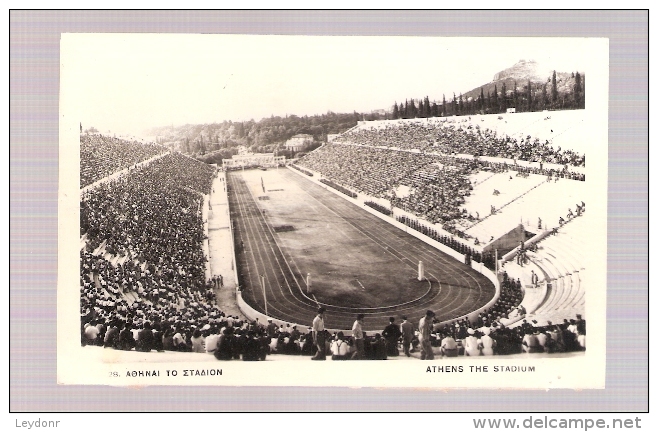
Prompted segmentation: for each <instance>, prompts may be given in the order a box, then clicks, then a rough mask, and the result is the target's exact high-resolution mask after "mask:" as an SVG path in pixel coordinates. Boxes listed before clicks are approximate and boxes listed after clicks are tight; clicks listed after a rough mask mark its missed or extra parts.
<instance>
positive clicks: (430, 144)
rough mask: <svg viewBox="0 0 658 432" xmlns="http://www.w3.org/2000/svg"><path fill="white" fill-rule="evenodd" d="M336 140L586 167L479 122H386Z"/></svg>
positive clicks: (573, 156) (566, 153)
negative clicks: (474, 124) (484, 126)
mask: <svg viewBox="0 0 658 432" xmlns="http://www.w3.org/2000/svg"><path fill="white" fill-rule="evenodd" d="M334 141H335V142H337V143H346V144H350V143H351V144H358V145H364V146H383V147H391V148H398V149H405V150H419V151H421V152H440V153H443V154H460V153H461V154H470V155H477V156H493V157H499V158H506V159H516V160H523V161H529V162H544V163H554V164H559V165H571V166H585V155H580V154H578V153H576V152H574V151H573V150H563V149H562V148H560V147H558V148H557V149H555V148H553V146H552V145H550V143H549V142H548V141H546V142H544V143H542V142H540V140H539V139H538V138H534V139H533V138H532V137H531V136H530V135H528V136H526V137H525V138H521V139H516V138H512V137H509V136H498V135H497V134H496V132H495V131H492V130H490V129H484V130H482V129H481V128H480V127H479V126H478V125H476V126H475V127H474V126H473V125H470V124H469V125H462V124H452V123H449V122H447V121H444V122H438V123H437V122H431V123H430V122H423V123H407V122H400V123H396V124H386V125H384V126H383V127H380V128H356V129H353V130H350V131H348V132H346V133H344V134H342V135H341V136H339V137H338V138H336V139H335V140H334Z"/></svg>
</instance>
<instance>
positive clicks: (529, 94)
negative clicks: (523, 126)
mask: <svg viewBox="0 0 658 432" xmlns="http://www.w3.org/2000/svg"><path fill="white" fill-rule="evenodd" d="M560 83H562V84H561V85H559V84H560ZM498 84H500V91H499V89H498ZM492 86H493V88H491V87H492ZM485 88H486V94H485ZM507 108H515V110H516V112H531V111H542V110H545V109H552V110H560V109H583V108H585V77H584V75H582V76H581V74H580V73H579V72H576V73H575V74H572V76H571V79H569V78H568V77H560V78H558V76H557V74H556V72H555V71H553V75H552V76H551V77H549V78H548V81H547V82H545V83H536V82H532V81H530V80H528V81H527V83H526V84H524V85H522V86H519V85H518V83H517V82H516V81H513V80H502V81H500V82H496V83H491V84H489V85H487V86H482V87H480V89H479V94H477V91H471V92H469V93H467V94H466V95H463V94H461V93H460V94H459V96H456V94H455V93H453V94H452V99H451V100H450V101H449V102H446V96H445V94H444V95H443V99H442V101H441V102H439V103H437V102H436V101H432V102H430V100H429V97H428V96H425V98H424V99H418V100H414V99H407V100H405V101H404V103H402V102H400V104H399V105H398V103H397V101H396V102H395V103H394V104H393V111H392V118H393V119H401V118H426V117H442V116H452V115H473V114H496V113H504V112H506V111H507Z"/></svg>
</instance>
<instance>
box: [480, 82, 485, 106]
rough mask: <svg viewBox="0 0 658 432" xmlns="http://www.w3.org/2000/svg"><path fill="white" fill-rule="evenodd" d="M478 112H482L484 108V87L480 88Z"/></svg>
mask: <svg viewBox="0 0 658 432" xmlns="http://www.w3.org/2000/svg"><path fill="white" fill-rule="evenodd" d="M479 102H480V103H479V105H480V107H479V108H480V111H484V109H485V106H484V87H480V101H479Z"/></svg>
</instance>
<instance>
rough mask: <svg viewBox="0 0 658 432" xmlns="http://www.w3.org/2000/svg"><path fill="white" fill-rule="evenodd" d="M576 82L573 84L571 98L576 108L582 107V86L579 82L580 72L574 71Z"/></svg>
mask: <svg viewBox="0 0 658 432" xmlns="http://www.w3.org/2000/svg"><path fill="white" fill-rule="evenodd" d="M575 79H576V83H575V84H574V86H573V98H574V102H575V103H576V108H584V104H583V103H582V100H583V87H582V85H581V83H580V73H579V72H576V78H575Z"/></svg>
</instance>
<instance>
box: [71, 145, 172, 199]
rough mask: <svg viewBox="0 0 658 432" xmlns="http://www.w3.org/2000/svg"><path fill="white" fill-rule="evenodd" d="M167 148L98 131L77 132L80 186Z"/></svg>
mask: <svg viewBox="0 0 658 432" xmlns="http://www.w3.org/2000/svg"><path fill="white" fill-rule="evenodd" d="M166 151H167V149H166V148H165V147H162V146H160V145H157V144H153V143H143V142H139V141H128V140H124V139H120V138H113V137H109V136H104V135H100V134H82V135H80V187H81V188H83V187H85V186H88V185H90V184H92V183H94V182H95V181H97V180H100V179H102V178H104V177H107V176H108V175H110V174H112V173H114V172H117V171H121V170H122V169H125V168H128V167H131V166H133V165H135V164H136V163H138V162H142V161H144V160H146V159H150V158H152V157H153V156H156V155H158V154H161V153H165V152H166Z"/></svg>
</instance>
